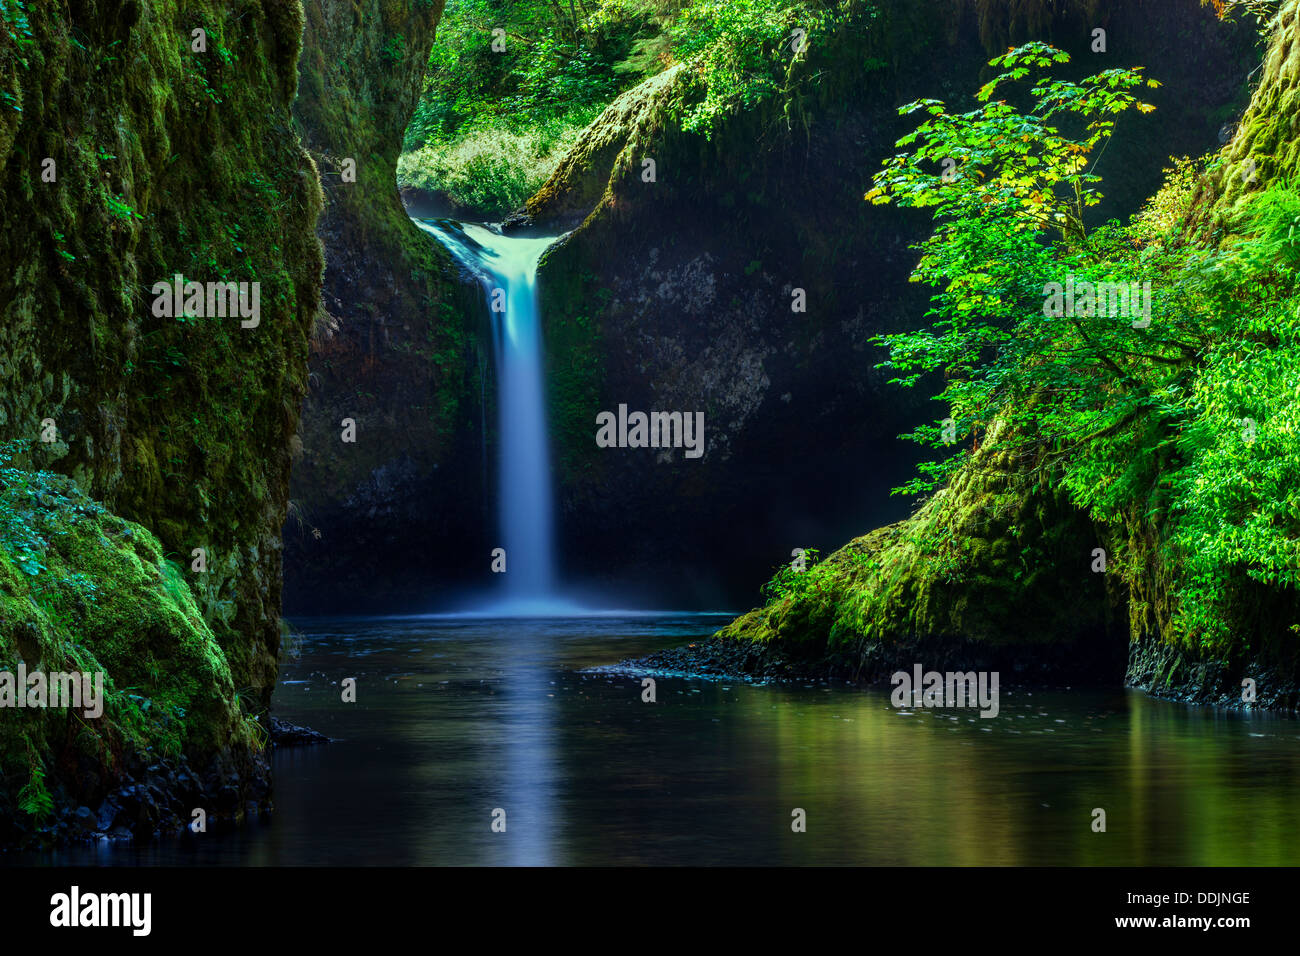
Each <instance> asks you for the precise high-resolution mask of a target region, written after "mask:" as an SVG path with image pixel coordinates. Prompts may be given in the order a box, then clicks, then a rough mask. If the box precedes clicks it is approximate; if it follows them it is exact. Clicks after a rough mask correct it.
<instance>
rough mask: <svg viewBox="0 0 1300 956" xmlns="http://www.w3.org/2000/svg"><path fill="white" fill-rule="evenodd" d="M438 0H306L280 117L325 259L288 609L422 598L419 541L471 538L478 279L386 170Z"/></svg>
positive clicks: (475, 491) (476, 494)
mask: <svg viewBox="0 0 1300 956" xmlns="http://www.w3.org/2000/svg"><path fill="white" fill-rule="evenodd" d="M442 6H443V4H442V0H401V2H395V0H364V2H360V3H345V2H337V0H309V2H308V3H307V5H306V10H307V26H306V31H305V34H304V44H305V51H304V54H303V56H302V60H301V83H300V91H299V97H298V101H297V103H296V104H295V106H294V116H295V120H296V122H297V125H298V127H299V128H300V129H301V131H302V137H303V141H304V142H305V143H306V145H307V147H308V148H309V149H310V150H311V152H312V154H313V155H314V156H315V158H316V162H317V164H318V166H319V167H320V170H321V182H322V184H323V186H324V190H325V197H326V204H325V212H324V214H323V215H322V217H321V219H320V226H319V235H320V237H321V239H322V241H323V242H324V245H325V251H326V268H325V282H324V305H323V311H322V313H321V315H320V317H319V321H318V323H317V326H316V329H315V332H314V334H313V336H312V343H311V387H310V390H309V392H308V396H307V401H306V402H305V404H304V407H303V420H302V429H301V432H300V436H299V441H298V442H296V443H295V455H296V457H297V462H296V466H295V469H294V478H293V490H292V495H291V497H292V499H293V508H292V509H291V514H290V521H289V523H288V525H287V526H286V528H285V539H286V547H287V551H288V555H287V574H286V588H287V606H288V607H289V608H290V610H292V608H293V607H294V606H295V605H296V606H300V607H301V606H306V605H307V604H308V603H310V605H311V607H312V608H313V609H314V610H317V611H319V610H326V609H329V608H330V607H332V606H341V607H350V608H357V607H361V606H366V605H372V606H374V607H376V608H380V607H383V608H391V607H392V606H393V604H392V602H393V601H399V600H401V597H402V596H408V597H409V596H410V595H412V594H417V593H418V594H424V595H426V596H427V594H428V590H429V586H430V581H431V579H432V578H433V577H434V576H435V575H436V573H437V571H438V569H439V567H440V564H439V562H440V561H441V562H443V563H444V564H445V563H446V562H447V560H449V559H450V556H451V555H450V553H449V549H443V548H437V549H435V548H431V547H430V543H431V542H433V541H448V540H450V541H458V542H462V543H464V542H466V541H467V539H468V538H469V537H470V536H472V535H474V534H481V530H480V529H481V527H482V524H483V521H482V517H483V514H482V511H483V505H482V483H481V481H480V480H479V476H478V471H479V470H480V469H479V464H478V460H479V455H480V450H479V448H480V444H479V443H480V423H481V416H482V409H481V407H480V402H479V396H480V394H481V392H482V382H481V381H480V378H481V375H482V371H481V368H480V363H479V362H478V360H477V358H476V355H477V351H476V350H477V348H478V339H477V336H478V334H479V332H480V331H481V330H480V329H479V328H478V324H479V323H481V321H482V320H481V313H482V306H481V305H480V303H479V301H478V300H479V296H480V293H478V291H477V288H476V287H473V286H470V285H467V284H465V283H464V282H462V281H461V279H460V277H459V276H458V273H457V270H456V269H455V268H454V267H453V266H452V264H451V260H450V257H449V256H448V255H447V253H446V252H445V250H443V248H442V246H441V245H439V244H438V242H437V241H436V240H434V239H433V238H432V237H431V236H429V235H428V234H427V233H424V232H422V231H420V230H419V229H418V228H417V227H416V226H415V225H414V224H413V223H412V222H411V221H410V218H409V217H408V216H407V213H406V210H405V209H404V208H403V206H402V201H401V199H400V197H399V195H398V192H397V185H396V173H395V170H396V165H397V157H398V154H399V152H400V149H401V143H402V136H403V134H404V132H405V129H406V125H407V123H408V122H409V121H410V117H411V114H412V112H413V110H414V108H415V103H416V99H417V97H418V95H419V92H420V83H421V79H422V77H423V75H424V67H425V63H426V61H427V60H428V57H429V49H430V47H431V45H432V43H433V35H434V28H435V26H436V25H437V23H438V19H439V17H440V15H441V13H442ZM344 419H352V420H353V421H354V422H355V423H356V441H355V443H344V442H343V441H342V434H343V425H342V422H343V420H344ZM437 501H441V502H444V503H446V505H445V506H444V507H441V508H439V507H431V506H430V503H431V502H437ZM453 503H454V504H453ZM453 569H454V568H453ZM322 602H324V603H322ZM331 602H334V603H333V604H332V603H331Z"/></svg>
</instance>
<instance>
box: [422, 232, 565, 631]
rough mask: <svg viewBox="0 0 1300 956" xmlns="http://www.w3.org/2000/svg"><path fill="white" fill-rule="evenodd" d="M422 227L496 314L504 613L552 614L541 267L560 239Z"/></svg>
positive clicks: (550, 500) (552, 559)
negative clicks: (475, 279) (469, 275)
mask: <svg viewBox="0 0 1300 956" xmlns="http://www.w3.org/2000/svg"><path fill="white" fill-rule="evenodd" d="M414 222H415V223H416V225H418V226H419V227H420V228H422V229H424V230H425V231H426V232H429V233H431V234H432V235H433V236H435V237H436V238H437V239H438V241H439V242H441V243H442V244H443V246H445V247H446V248H447V250H448V251H449V252H451V254H452V255H454V256H455V257H456V258H457V259H458V260H459V261H460V262H461V263H463V264H464V265H465V266H466V267H467V268H469V269H470V270H471V271H472V272H474V273H475V274H476V275H478V276H479V278H480V281H481V282H482V283H483V287H484V291H485V293H486V297H487V306H488V308H489V310H492V311H491V312H490V317H491V319H492V345H493V353H494V357H495V360H496V369H497V382H498V403H497V404H498V414H499V418H498V423H499V436H500V443H501V445H500V459H499V465H498V476H497V481H498V484H497V489H498V501H499V506H500V526H499V534H500V536H501V544H500V547H503V548H504V549H505V552H506V572H505V574H503V575H501V577H502V578H503V579H504V589H505V595H504V597H505V600H504V602H503V604H502V605H500V606H498V607H497V610H498V611H500V612H501V613H503V614H508V613H514V614H528V613H547V612H548V611H551V610H555V609H556V602H555V601H554V596H555V586H556V571H555V560H556V556H555V545H554V538H553V527H552V525H553V510H554V500H553V497H552V488H551V461H550V447H549V442H548V440H547V432H546V394H545V384H544V381H543V377H542V335H541V321H540V319H541V316H540V314H539V309H538V302H537V263H538V261H539V260H540V259H541V257H542V253H543V252H545V251H546V249H547V247H548V246H550V245H551V244H552V243H553V242H555V240H556V238H558V237H556V236H551V237H547V238H537V239H525V238H520V237H516V236H505V235H502V234H501V233H499V232H495V231H493V230H492V229H489V228H487V227H485V226H480V225H477V224H475V223H457V222H453V221H451V220H447V219H440V220H425V219H415V220H414ZM502 307H504V310H505V311H504V312H502V311H500V310H501V308H502ZM484 560H485V561H486V560H487V556H486V555H484Z"/></svg>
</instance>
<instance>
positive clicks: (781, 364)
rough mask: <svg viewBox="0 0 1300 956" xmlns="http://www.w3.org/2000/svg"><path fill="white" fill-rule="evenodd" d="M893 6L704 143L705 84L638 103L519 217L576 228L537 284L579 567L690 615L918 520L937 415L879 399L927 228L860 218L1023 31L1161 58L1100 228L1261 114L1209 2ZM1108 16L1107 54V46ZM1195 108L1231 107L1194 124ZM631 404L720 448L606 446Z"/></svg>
mask: <svg viewBox="0 0 1300 956" xmlns="http://www.w3.org/2000/svg"><path fill="white" fill-rule="evenodd" d="M876 6H878V7H879V9H878V10H877V11H876V14H875V16H873V17H869V18H863V19H861V20H855V19H852V18H850V19H849V20H846V21H844V22H842V23H841V24H839V26H838V27H837V29H836V31H835V32H833V33H832V34H831V35H829V36H824V37H823V36H814V37H812V38H810V47H809V50H808V54H807V57H806V60H805V62H804V63H803V64H802V66H801V67H800V69H802V70H803V71H804V72H805V73H807V74H809V75H811V74H814V73H819V74H820V75H821V80H820V83H819V84H818V85H816V86H814V87H811V88H810V91H809V92H807V93H805V94H804V95H802V96H799V97H796V98H795V99H794V100H793V101H792V102H791V103H790V104H789V106H788V107H785V106H779V107H772V108H767V109H758V110H754V111H750V112H747V113H744V114H742V115H739V116H737V117H734V118H733V119H731V120H728V121H726V122H724V124H723V125H722V127H721V128H720V129H718V130H717V131H716V132H715V134H714V136H713V137H712V139H708V140H706V139H705V138H704V137H703V136H700V135H695V134H691V133H686V132H683V131H682V129H681V127H680V124H679V123H678V121H677V120H676V119H675V116H676V112H675V109H674V106H675V104H676V103H677V102H678V101H680V100H681V99H682V98H686V97H690V96H691V95H692V83H693V82H694V79H693V77H692V76H691V74H690V72H689V70H687V69H685V68H675V69H673V70H669V71H668V72H666V73H664V74H661V75H660V76H657V77H655V78H654V79H652V80H650V81H647V82H646V83H645V84H643V85H642V86H641V87H638V88H637V89H635V90H632V91H630V92H629V93H627V94H625V95H624V96H623V97H621V98H620V99H619V100H618V101H617V102H616V103H614V104H613V105H612V106H611V107H610V108H609V109H607V110H606V111H605V113H604V114H603V115H602V116H600V117H599V118H598V119H597V120H596V121H595V122H594V123H593V124H592V126H591V127H590V128H589V129H588V131H587V132H586V133H585V134H584V136H583V138H582V140H581V141H580V142H579V143H578V144H577V146H576V147H575V148H574V150H573V151H572V152H571V154H570V155H569V156H568V157H567V158H566V159H565V160H564V161H563V162H562V163H561V164H560V166H559V167H558V169H557V170H556V172H555V174H554V176H553V177H552V179H551V180H550V181H549V182H548V183H547V184H546V185H545V186H544V187H543V188H542V190H541V191H540V192H539V193H538V194H537V195H536V196H535V197H533V199H532V200H530V202H529V203H528V206H527V209H526V210H525V212H524V215H523V216H521V217H520V219H521V221H523V222H527V223H530V224H532V225H533V226H535V227H544V228H549V229H553V230H559V229H570V228H571V229H574V230H575V231H574V232H573V233H572V234H571V235H570V236H569V237H568V239H567V240H565V241H564V242H563V243H562V244H561V245H560V246H558V247H557V248H555V249H554V250H552V251H551V252H550V253H549V254H548V256H547V258H546V259H545V261H544V262H543V264H542V269H541V273H540V287H541V290H542V295H543V303H544V320H545V322H546V336H547V350H548V359H549V362H550V370H549V377H548V388H549V390H550V392H549V396H550V414H551V421H552V426H553V430H554V434H555V438H556V442H557V447H558V469H559V477H560V495H561V504H562V512H563V513H562V524H561V533H562V536H563V543H564V553H565V559H566V563H567V564H568V566H569V567H570V568H574V569H577V570H580V571H582V572H585V573H586V574H589V575H594V576H597V577H599V576H601V575H602V574H603V572H602V569H603V568H609V567H619V568H623V569H626V571H627V572H628V574H629V576H632V577H636V578H639V579H649V580H652V581H656V582H657V583H658V584H659V586H660V588H661V589H667V590H669V592H670V593H675V594H676V595H677V596H678V598H679V599H680V600H685V601H690V602H695V603H698V604H709V603H713V604H714V606H717V605H718V604H724V605H725V603H728V602H731V601H735V600H736V598H737V596H738V595H744V594H747V593H748V594H752V593H753V592H752V587H753V582H755V581H757V580H761V579H762V578H764V577H766V576H767V574H769V573H770V571H771V569H772V567H774V566H775V565H777V564H779V563H781V562H782V561H783V560H788V559H789V555H790V553H791V551H792V549H793V548H795V547H807V546H815V547H818V548H823V549H825V548H827V547H828V546H829V545H832V544H833V543H834V542H835V541H836V540H837V538H839V536H841V535H842V534H843V529H846V528H851V527H855V526H856V527H863V526H870V525H871V524H876V523H880V522H884V521H888V520H892V519H895V518H897V517H900V516H901V515H900V509H901V508H902V507H903V506H902V505H901V503H900V502H898V501H897V499H894V500H893V501H890V499H888V496H887V492H888V489H889V488H891V487H893V486H895V485H898V484H901V483H902V481H903V479H904V478H905V477H906V476H907V475H908V473H909V472H910V469H911V458H910V455H911V451H910V446H906V445H904V444H901V443H899V442H897V441H896V440H895V436H896V435H898V434H899V433H902V432H905V431H909V430H911V428H912V427H913V426H914V425H915V424H916V423H917V422H918V421H920V420H921V419H923V418H929V417H931V416H932V414H933V410H931V409H926V408H924V407H922V406H923V403H921V402H918V400H917V398H918V397H917V396H915V395H913V394H912V393H909V392H905V391H901V390H898V389H895V388H893V387H891V386H888V385H887V384H886V382H885V377H884V376H883V374H882V373H880V372H879V371H877V370H876V368H875V365H876V363H877V362H879V361H880V360H881V358H882V355H881V353H880V351H879V349H877V348H876V347H875V346H873V345H872V344H871V341H870V340H871V337H872V336H873V335H875V334H877V333H880V332H885V331H892V330H896V329H898V328H900V327H902V326H904V325H909V324H911V323H913V322H914V321H915V320H916V317H917V316H919V315H921V314H923V313H924V311H925V307H926V306H925V297H924V295H923V294H921V292H920V290H918V289H917V287H915V286H909V284H908V282H907V281H906V280H907V276H908V274H909V272H910V270H911V267H912V265H913V263H914V259H915V255H914V253H913V252H912V251H911V250H910V249H909V245H910V244H911V243H912V242H915V241H917V240H918V239H919V238H920V237H921V235H922V228H923V223H922V222H921V219H922V218H923V217H918V216H914V215H906V214H898V213H897V212H895V211H892V210H881V209H878V208H872V207H869V206H868V205H867V204H865V203H863V201H862V196H863V193H864V192H866V190H867V189H868V188H870V180H871V176H872V174H873V173H874V171H875V170H876V169H878V168H879V164H880V161H881V159H882V158H883V157H884V156H885V155H888V154H889V153H890V152H892V150H893V144H894V141H895V140H896V139H897V137H898V136H899V135H901V134H902V133H903V132H905V124H902V123H900V120H899V118H898V116H897V115H896V107H897V106H899V105H900V104H902V103H904V102H907V101H908V100H910V99H913V98H916V97H924V96H934V97H939V98H944V99H946V100H948V101H950V102H958V103H960V102H962V98H963V97H967V96H969V95H970V92H971V91H972V90H974V89H975V88H976V87H977V86H978V83H979V81H980V79H981V70H982V68H983V66H984V64H985V62H986V61H987V59H988V56H989V53H988V50H989V49H995V50H998V49H1004V48H1005V47H1006V45H1007V44H1008V43H1009V42H1019V41H1022V40H1024V39H1027V38H1028V36H1029V35H1030V34H1031V32H1032V34H1033V35H1035V36H1039V37H1042V36H1045V35H1046V36H1048V37H1049V38H1050V39H1052V40H1053V41H1054V42H1056V43H1058V44H1060V45H1061V46H1062V47H1064V48H1066V49H1067V50H1069V51H1070V52H1071V54H1072V55H1073V57H1074V61H1075V62H1074V64H1073V66H1074V69H1076V70H1077V71H1078V72H1079V74H1080V75H1084V74H1085V71H1087V72H1095V70H1096V69H1097V68H1098V63H1099V61H1104V63H1105V64H1106V65H1120V64H1123V65H1130V64H1136V63H1141V64H1143V65H1145V66H1146V67H1147V69H1148V71H1149V74H1150V75H1152V76H1155V77H1158V78H1160V79H1161V80H1162V81H1164V82H1165V83H1166V84H1167V85H1166V86H1165V87H1164V88H1163V89H1162V90H1159V91H1155V92H1156V93H1158V94H1160V96H1159V98H1158V103H1157V105H1158V107H1159V108H1158V110H1157V112H1156V113H1155V114H1153V115H1152V117H1150V118H1143V122H1144V123H1145V124H1146V125H1143V126H1141V128H1137V126H1136V124H1135V128H1134V129H1132V130H1131V131H1129V134H1128V135H1125V136H1123V137H1120V138H1117V140H1116V141H1115V142H1114V143H1113V144H1112V148H1111V149H1112V151H1111V152H1109V153H1108V156H1107V160H1106V162H1107V163H1108V164H1114V167H1113V168H1114V169H1117V170H1118V169H1122V170H1123V175H1122V176H1115V177H1113V178H1122V179H1123V181H1124V183H1125V188H1123V189H1115V190H1113V191H1112V192H1111V195H1110V200H1109V204H1108V205H1107V206H1106V207H1104V208H1102V209H1101V210H1100V211H1099V212H1100V215H1101V216H1106V217H1108V216H1117V215H1123V214H1127V212H1130V211H1133V210H1134V209H1136V207H1137V205H1138V203H1139V202H1141V201H1142V200H1144V199H1145V198H1146V196H1147V195H1149V194H1150V193H1151V192H1152V191H1154V189H1155V187H1156V185H1157V184H1158V182H1159V179H1160V171H1161V168H1162V166H1163V165H1164V164H1165V162H1166V159H1167V157H1168V156H1169V155H1170V154H1171V153H1174V154H1177V153H1199V152H1202V151H1204V150H1205V149H1206V148H1208V147H1210V146H1212V145H1214V144H1215V143H1216V137H1217V134H1218V132H1219V130H1220V128H1221V126H1222V125H1223V123H1224V121H1225V120H1226V119H1227V118H1228V117H1229V116H1230V115H1231V111H1232V109H1233V104H1234V103H1236V104H1238V108H1239V106H1240V105H1244V99H1243V97H1242V90H1243V81H1244V77H1245V74H1246V72H1247V71H1248V70H1249V69H1250V66H1251V65H1252V64H1249V62H1248V60H1247V58H1246V55H1247V54H1248V53H1249V51H1250V47H1251V43H1250V41H1249V38H1248V37H1244V36H1242V35H1240V34H1234V33H1233V32H1231V31H1228V30H1226V29H1225V28H1224V27H1223V26H1222V25H1221V24H1218V23H1217V22H1216V21H1215V20H1214V18H1213V17H1212V15H1211V14H1210V13H1209V12H1208V11H1206V10H1203V9H1202V8H1201V7H1200V6H1199V5H1198V4H1197V3H1196V0H1186V2H1184V3H1178V4H1172V5H1171V4H1167V3H1166V4H1154V3H1146V4H1108V3H1096V4H1092V5H1091V6H1089V5H1069V6H1068V7H1066V6H1060V7H1059V8H1058V6H1057V5H1051V4H1034V3H1025V4H1020V5H1018V6H1017V11H1018V12H1016V13H1015V15H1010V14H1008V12H1007V9H1006V5H1002V4H990V3H971V4H958V5H953V4H927V3H886V4H879V5H876ZM1040 8H1041V9H1040ZM1098 25H1100V26H1102V27H1103V28H1105V29H1106V30H1107V31H1108V52H1107V53H1106V54H1104V55H1102V54H1093V53H1092V52H1091V50H1090V41H1091V30H1092V28H1093V26H1098ZM939 62H942V64H943V69H942V70H936V68H935V67H936V64H937V63H939ZM1205 62H1212V63H1216V64H1220V65H1221V67H1222V68H1221V69H1216V70H1206V69H1205V68H1204V66H1203V64H1204V63H1205ZM1189 89H1190V90H1195V91H1196V95H1194V96H1185V95H1181V91H1186V90H1189ZM1173 90H1178V91H1180V93H1179V94H1175V93H1173V92H1171V91H1173ZM1190 101H1195V102H1200V103H1204V102H1209V103H1213V104H1215V106H1214V107H1213V108H1212V109H1211V110H1209V111H1207V112H1201V113H1195V114H1193V113H1191V112H1189V111H1188V106H1187V104H1188V102H1190ZM1148 121H1149V122H1148ZM650 160H653V163H654V166H653V170H651V169H650V167H648V166H647V165H646V164H647V161H650ZM651 172H653V179H651V176H650V174H651ZM611 250H616V251H617V252H616V254H611ZM801 308H802V309H803V310H802V311H800V309H801ZM620 404H626V405H627V406H628V408H629V410H642V411H651V410H662V411H702V412H703V413H704V416H705V422H706V442H707V451H706V454H705V456H704V457H703V458H702V459H699V460H694V461H692V460H684V459H683V456H682V453H681V452H680V451H678V452H674V453H671V454H669V453H664V452H660V451H654V450H650V449H608V448H598V447H597V446H596V443H595V440H594V438H595V431H596V427H595V418H596V415H597V413H599V412H601V411H606V410H608V411H615V410H617V408H618V406H619V405H620ZM718 568H722V569H725V571H724V572H723V573H722V574H718V573H716V569H718ZM742 599H743V598H742Z"/></svg>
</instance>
